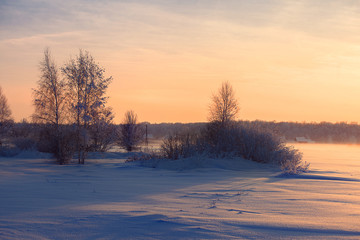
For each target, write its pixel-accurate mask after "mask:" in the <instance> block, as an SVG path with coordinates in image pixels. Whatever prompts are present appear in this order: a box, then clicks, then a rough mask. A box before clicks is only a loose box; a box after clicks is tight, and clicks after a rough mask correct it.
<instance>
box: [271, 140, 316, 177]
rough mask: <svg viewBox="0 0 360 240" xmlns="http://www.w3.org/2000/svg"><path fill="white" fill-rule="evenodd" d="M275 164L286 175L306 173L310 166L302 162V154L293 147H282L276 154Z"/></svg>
mask: <svg viewBox="0 0 360 240" xmlns="http://www.w3.org/2000/svg"><path fill="white" fill-rule="evenodd" d="M276 155H277V158H276V160H277V163H278V165H280V168H281V170H283V172H284V173H287V174H298V173H301V172H307V171H308V170H309V166H310V164H309V163H307V162H303V161H302V153H301V152H300V151H299V150H297V149H294V148H293V147H287V146H283V147H282V148H281V149H280V150H279V151H277V152H276Z"/></svg>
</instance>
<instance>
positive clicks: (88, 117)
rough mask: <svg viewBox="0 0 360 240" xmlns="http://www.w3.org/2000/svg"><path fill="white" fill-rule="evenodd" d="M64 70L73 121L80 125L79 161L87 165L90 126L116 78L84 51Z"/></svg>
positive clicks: (78, 135) (78, 140) (78, 133)
mask: <svg viewBox="0 0 360 240" xmlns="http://www.w3.org/2000/svg"><path fill="white" fill-rule="evenodd" d="M62 72H63V73H64V76H65V81H66V84H67V87H68V93H69V101H70V108H71V112H72V113H73V115H72V116H71V118H72V122H73V123H75V124H76V127H77V152H78V160H79V164H84V163H85V158H86V154H87V151H88V142H89V135H88V130H89V126H90V125H91V121H92V120H93V119H94V118H95V117H96V115H97V114H98V113H99V111H100V110H102V109H103V108H104V106H105V104H106V102H107V97H105V93H106V90H107V88H108V85H109V84H110V82H111V80H112V78H111V77H108V78H106V77H105V76H104V73H105V69H104V68H102V67H100V66H99V65H98V64H97V63H95V60H94V58H93V57H92V56H91V55H90V53H89V52H87V51H83V50H80V52H79V55H78V56H77V57H76V58H75V59H70V61H69V62H68V63H66V64H65V66H64V67H63V68H62Z"/></svg>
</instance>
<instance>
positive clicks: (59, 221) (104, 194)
mask: <svg viewBox="0 0 360 240" xmlns="http://www.w3.org/2000/svg"><path fill="white" fill-rule="evenodd" d="M297 147H299V148H300V150H302V151H303V152H304V158H305V160H306V161H309V162H311V166H310V167H311V172H309V173H307V174H304V175H300V176H297V177H290V176H283V175H281V173H280V172H279V171H278V170H277V169H276V168H274V167H271V166H269V165H263V164H258V163H254V162H250V161H246V160H241V159H218V160H214V159H203V158H198V159H187V160H179V161H174V162H171V163H169V162H157V163H156V165H157V167H158V168H151V167H146V166H144V165H147V164H148V166H152V165H154V164H153V163H147V164H140V163H137V162H132V163H125V162H124V160H125V159H126V157H127V156H128V155H127V154H125V153H106V154H104V155H101V154H94V155H92V156H90V160H88V161H87V162H86V164H85V165H84V166H82V165H77V164H70V165H65V166H59V165H54V164H52V161H51V160H49V159H48V156H47V155H36V154H35V155H31V154H23V155H20V156H17V157H16V158H1V159H0V239H309V238H310V239H339V238H341V239H359V238H360V224H359V219H360V174H359V173H360V171H359V170H360V161H359V160H358V158H357V156H360V154H359V153H360V150H359V149H358V148H359V147H351V146H342V145H318V144H315V145H299V146H297ZM358 154H359V155H358ZM349 166H350V167H349ZM206 167H208V168H206ZM231 167H234V168H235V170H229V168H231Z"/></svg>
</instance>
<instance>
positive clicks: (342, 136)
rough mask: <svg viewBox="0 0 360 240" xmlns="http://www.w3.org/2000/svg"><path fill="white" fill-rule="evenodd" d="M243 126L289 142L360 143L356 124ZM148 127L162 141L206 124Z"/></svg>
mask: <svg viewBox="0 0 360 240" xmlns="http://www.w3.org/2000/svg"><path fill="white" fill-rule="evenodd" d="M239 122H240V123H241V124H242V125H257V126H258V127H259V128H261V129H267V130H271V131H273V132H275V133H276V134H277V135H279V136H280V137H282V138H283V139H284V140H285V141H287V142H294V141H295V139H296V137H305V138H307V139H310V140H312V141H315V142H317V143H351V144H359V143H360V125H358V124H355V123H351V124H349V123H346V122H340V123H329V122H321V123H299V122H266V121H259V120H257V121H239ZM145 124H147V125H148V134H149V136H150V137H153V138H155V139H161V138H164V137H166V136H167V135H169V134H173V133H176V132H184V131H185V132H186V131H188V132H197V131H200V129H202V128H203V127H204V126H205V125H206V123H159V124H150V123H145Z"/></svg>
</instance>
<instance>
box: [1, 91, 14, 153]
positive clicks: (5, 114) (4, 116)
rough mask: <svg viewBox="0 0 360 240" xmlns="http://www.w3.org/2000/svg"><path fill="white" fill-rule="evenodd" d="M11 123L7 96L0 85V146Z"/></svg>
mask: <svg viewBox="0 0 360 240" xmlns="http://www.w3.org/2000/svg"><path fill="white" fill-rule="evenodd" d="M12 123H13V119H12V116H11V110H10V107H9V105H8V102H7V98H6V97H5V95H4V94H3V92H2V89H1V87H0V146H1V145H2V142H3V137H4V136H5V135H6V134H7V133H8V131H9V129H10V126H11V125H12Z"/></svg>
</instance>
